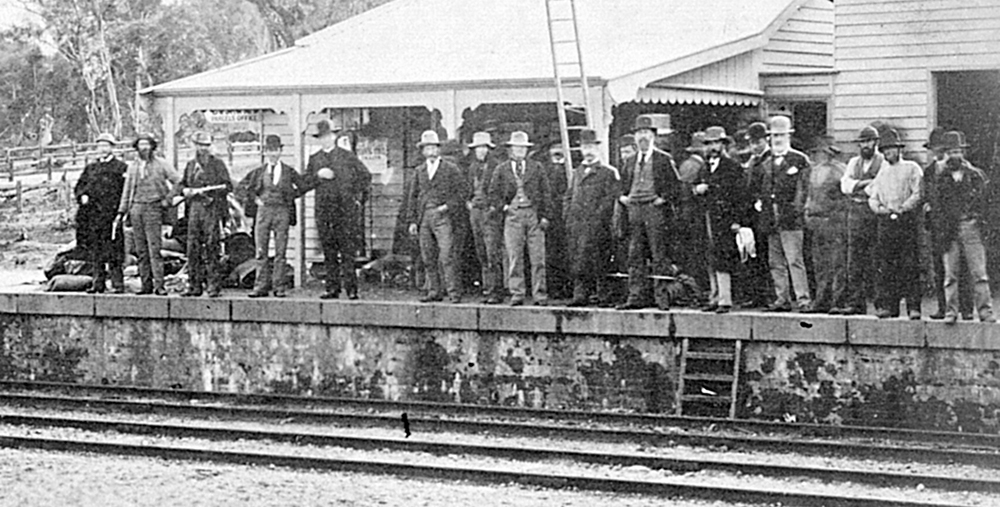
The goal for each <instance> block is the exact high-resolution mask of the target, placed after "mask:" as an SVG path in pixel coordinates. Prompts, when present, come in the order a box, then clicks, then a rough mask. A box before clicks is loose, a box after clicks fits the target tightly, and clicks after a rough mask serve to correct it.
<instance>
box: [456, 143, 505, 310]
mask: <svg viewBox="0 0 1000 507" xmlns="http://www.w3.org/2000/svg"><path fill="white" fill-rule="evenodd" d="M494 147H495V145H494V144H493V140H492V139H491V138H490V134H489V133H487V132H476V133H475V134H473V135H472V143H471V144H469V149H470V150H472V153H471V156H470V157H468V159H467V162H466V178H467V180H468V186H469V196H468V200H467V201H466V203H465V206H466V208H468V210H469V222H470V224H471V225H472V238H473V242H474V244H475V254H476V257H477V259H478V260H479V267H480V273H481V277H480V282H481V284H482V285H480V289H482V293H483V296H486V300H485V301H484V302H485V303H486V304H488V305H495V304H499V303H500V302H501V301H502V299H503V238H502V237H501V236H500V228H501V225H500V213H499V212H498V211H497V210H496V208H493V207H492V206H490V203H489V200H488V199H487V195H486V194H487V191H488V190H489V188H490V181H491V180H492V179H493V170H494V158H493V157H492V156H491V153H490V150H492V149H493V148H494Z"/></svg>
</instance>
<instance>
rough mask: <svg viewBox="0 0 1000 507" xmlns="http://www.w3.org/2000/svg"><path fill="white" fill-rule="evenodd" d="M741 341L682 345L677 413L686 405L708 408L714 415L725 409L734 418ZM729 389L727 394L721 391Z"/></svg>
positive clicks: (701, 341)
mask: <svg viewBox="0 0 1000 507" xmlns="http://www.w3.org/2000/svg"><path fill="white" fill-rule="evenodd" d="M742 350H743V341H742V340H709V339H703V340H694V341H692V340H691V339H690V338H684V342H683V344H682V345H681V354H680V356H681V357H680V373H679V374H678V375H677V392H676V403H675V406H676V407H677V408H676V414H677V415H679V416H680V415H684V409H685V406H689V407H690V406H691V405H695V406H702V407H705V406H707V407H711V409H712V412H713V415H721V414H716V412H721V410H723V409H725V408H727V406H728V409H729V410H728V417H729V418H730V419H735V418H736V402H737V394H738V390H739V379H740V359H741V357H742ZM724 389H728V391H729V392H728V393H725V392H721V391H723V390H724Z"/></svg>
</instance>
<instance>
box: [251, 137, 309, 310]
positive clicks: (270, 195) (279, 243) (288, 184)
mask: <svg viewBox="0 0 1000 507" xmlns="http://www.w3.org/2000/svg"><path fill="white" fill-rule="evenodd" d="M281 150H282V144H281V137H278V136H276V135H273V134H272V135H269V136H267V138H266V139H265V140H264V157H265V158H266V159H267V160H266V161H265V162H264V164H263V165H261V166H260V167H258V168H256V169H254V170H253V171H251V172H250V174H248V175H247V177H246V180H247V185H246V191H247V192H249V195H248V196H247V198H246V199H244V201H246V202H247V204H248V205H247V206H246V209H247V214H248V215H249V214H250V211H251V210H255V212H254V213H253V215H254V243H255V247H256V250H257V277H256V280H255V282H254V289H253V292H251V293H250V297H252V298H259V297H265V296H267V295H268V292H269V291H270V290H274V297H279V298H281V297H285V290H287V287H286V286H285V264H286V262H285V252H286V251H287V249H288V229H289V227H293V226H295V224H296V222H297V220H296V214H297V213H296V211H297V210H296V207H295V199H296V198H298V197H299V195H301V193H302V190H303V186H304V185H303V181H302V177H301V176H300V175H299V172H298V171H296V170H295V169H293V168H292V167H291V166H289V165H288V164H285V163H284V162H281ZM251 203H252V206H251V205H249V204H251ZM272 234H273V235H274V262H273V266H272V265H269V264H270V263H269V262H268V255H267V254H268V245H269V244H270V241H271V235H272Z"/></svg>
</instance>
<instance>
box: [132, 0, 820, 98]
mask: <svg viewBox="0 0 1000 507" xmlns="http://www.w3.org/2000/svg"><path fill="white" fill-rule="evenodd" d="M801 3H802V1H801V0H755V1H754V2H745V1H742V0H699V1H691V0H656V1H649V0H577V1H576V4H577V16H578V20H579V28H580V37H581V41H582V49H583V54H584V63H585V65H586V69H587V73H588V75H590V76H591V77H593V78H598V79H601V80H603V81H613V80H615V79H619V78H625V77H627V76H629V75H633V74H636V73H640V72H641V71H644V70H647V69H650V68H652V67H656V66H660V65H664V64H668V63H670V62H673V61H679V60H682V59H685V58H689V57H691V56H692V55H697V54H699V53H703V52H709V51H710V50H712V49H713V48H718V47H720V46H725V45H731V44H734V43H739V42H740V41H746V46H747V47H746V48H740V51H747V50H751V49H754V48H755V47H756V46H755V44H756V45H762V44H763V43H764V41H763V40H761V39H760V36H762V35H764V34H765V33H766V32H767V31H768V29H769V28H771V27H772V26H774V25H775V24H776V22H779V21H781V20H782V18H783V15H785V14H787V13H789V12H791V11H793V10H794V9H795V8H797V6H798V5H800V4H801ZM549 51H550V50H549V41H548V28H547V26H546V15H545V0H396V1H394V2H390V3H388V4H385V5H383V6H381V7H378V8H375V9H373V10H371V11H368V12H366V13H364V14H361V15H359V16H356V17H354V18H351V19H348V20H346V21H344V22H342V23H338V24H336V25H333V26H331V27H329V28H326V29H324V30H321V31H319V32H316V33H314V34H312V35H310V36H308V37H305V38H303V39H300V40H299V41H297V43H296V45H295V46H294V47H293V48H288V49H286V50H283V51H278V52H275V53H271V54H269V55H264V56H262V57H258V58H255V59H252V60H248V61H245V62H240V63H237V64H234V65H230V66H227V67H223V68H221V69H216V70H212V71H208V72H204V73H201V74H196V75H194V76H190V77H187V78H183V79H179V80H176V81H172V82H168V83H164V84H161V85H158V86H154V87H152V88H149V89H147V90H144V92H152V93H154V94H156V95H175V94H192V93H194V94H199V95H200V94H206V95H208V94H212V93H214V92H218V93H223V92H233V91H239V90H258V91H261V92H266V91H268V90H303V91H305V90H310V89H324V88H326V89H335V88H341V87H374V88H379V87H385V86H400V85H405V86H413V85H417V86H420V85H426V86H432V87H438V86H440V87H442V88H447V87H448V85H449V84H459V83H461V84H462V85H463V86H468V85H470V84H485V83H489V82H494V83H504V82H507V83H510V82H525V81H535V80H551V79H552V60H551V56H550V52H549ZM660 77H666V76H660ZM628 86H629V87H631V86H632V85H631V83H630V84H629V85H628Z"/></svg>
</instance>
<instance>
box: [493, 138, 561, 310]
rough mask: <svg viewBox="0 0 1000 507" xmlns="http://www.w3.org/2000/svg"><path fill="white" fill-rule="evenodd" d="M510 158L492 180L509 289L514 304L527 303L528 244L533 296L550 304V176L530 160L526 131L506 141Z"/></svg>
mask: <svg viewBox="0 0 1000 507" xmlns="http://www.w3.org/2000/svg"><path fill="white" fill-rule="evenodd" d="M506 145H507V152H508V154H509V155H510V159H509V160H507V161H505V162H503V163H502V164H498V165H497V167H496V170H495V171H494V174H493V181H492V183H491V184H490V192H489V194H490V199H491V201H492V203H493V206H495V207H496V208H497V209H500V210H503V214H504V228H503V235H504V245H505V246H506V249H507V275H506V276H507V278H506V280H507V290H509V291H510V294H511V299H510V305H511V306H520V305H523V304H524V300H525V297H526V296H527V287H525V276H524V248H525V246H527V248H528V258H529V260H530V262H531V286H532V287H531V298H532V303H533V304H535V305H536V306H545V305H546V304H548V299H549V295H548V284H547V280H546V269H545V268H546V266H545V231H546V229H548V227H549V219H548V217H549V208H550V207H551V206H552V203H551V202H550V201H549V199H550V198H551V195H552V193H551V192H550V191H549V178H548V174H547V173H546V171H545V168H543V167H542V165H541V164H540V163H538V162H536V161H534V160H528V159H527V158H526V157H527V155H528V148H530V147H532V146H534V143H532V142H530V141H528V134H527V133H526V132H521V131H516V132H512V133H511V134H510V139H509V140H508V141H507V143H506Z"/></svg>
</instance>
